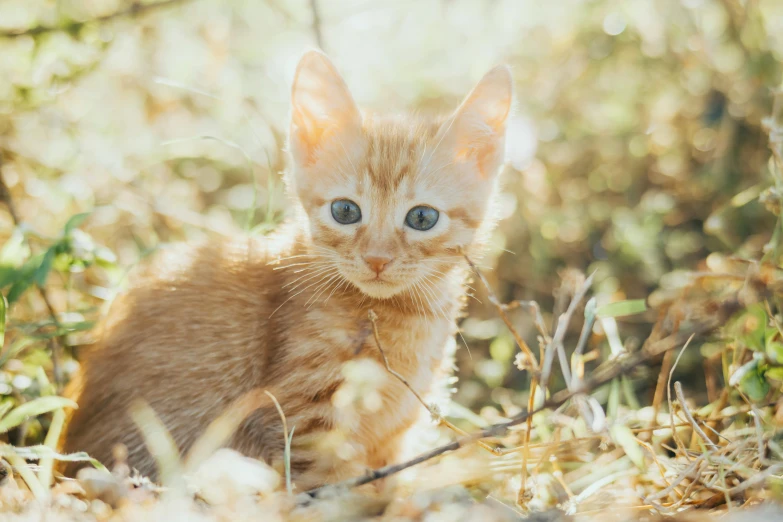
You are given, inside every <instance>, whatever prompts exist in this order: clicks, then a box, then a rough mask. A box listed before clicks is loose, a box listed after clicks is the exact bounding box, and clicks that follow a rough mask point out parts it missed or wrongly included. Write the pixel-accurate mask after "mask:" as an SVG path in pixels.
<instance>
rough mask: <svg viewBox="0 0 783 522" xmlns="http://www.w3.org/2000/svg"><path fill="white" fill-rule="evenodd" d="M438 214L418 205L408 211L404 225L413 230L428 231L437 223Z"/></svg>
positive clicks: (433, 210) (430, 208) (431, 209)
mask: <svg viewBox="0 0 783 522" xmlns="http://www.w3.org/2000/svg"><path fill="white" fill-rule="evenodd" d="M438 217H440V214H439V213H438V211H437V210H435V209H434V208H432V207H428V206H426V205H420V206H418V207H414V208H412V209H411V210H410V211H408V215H407V216H406V217H405V223H406V224H407V225H408V226H409V227H411V228H412V229H414V230H421V231H425V230H429V229H431V228H432V227H434V226H435V224H436V223H437V222H438Z"/></svg>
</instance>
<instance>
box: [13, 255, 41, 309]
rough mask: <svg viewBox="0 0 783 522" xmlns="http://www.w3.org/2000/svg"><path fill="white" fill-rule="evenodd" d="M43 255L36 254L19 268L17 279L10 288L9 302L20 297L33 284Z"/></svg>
mask: <svg viewBox="0 0 783 522" xmlns="http://www.w3.org/2000/svg"><path fill="white" fill-rule="evenodd" d="M43 257H44V255H43V254H37V255H34V256H33V257H31V258H30V259H28V260H27V261H26V262H25V264H24V265H22V266H21V268H19V269H18V270H17V275H16V280H15V281H14V284H12V285H11V288H10V289H9V290H8V295H7V297H8V304H11V303H13V302H15V301H16V300H17V299H19V296H21V295H22V294H23V293H24V291H25V290H27V288H29V286H30V285H31V284H33V278H34V276H35V273H36V271H37V270H38V268H39V267H40V266H41V261H43Z"/></svg>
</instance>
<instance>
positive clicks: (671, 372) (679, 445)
mask: <svg viewBox="0 0 783 522" xmlns="http://www.w3.org/2000/svg"><path fill="white" fill-rule="evenodd" d="M691 339H693V335H691V336H690V338H688V342H686V343H685V345H684V346H683V347H682V350H680V353H678V354H677V358H676V359H675V360H674V364H673V365H672V368H671V370H669V379H668V380H667V381H666V402H667V403H668V405H669V425H670V426H671V430H672V439H674V443H675V444H677V448H679V449H682V450H684V449H685V447H684V444H683V443H682V441H681V440H680V438H679V437H678V436H677V432H676V431H675V429H674V408H673V407H672V376H673V375H674V370H675V369H677V364H679V362H680V357H682V354H684V353H685V349H686V348H688V345H689V344H691Z"/></svg>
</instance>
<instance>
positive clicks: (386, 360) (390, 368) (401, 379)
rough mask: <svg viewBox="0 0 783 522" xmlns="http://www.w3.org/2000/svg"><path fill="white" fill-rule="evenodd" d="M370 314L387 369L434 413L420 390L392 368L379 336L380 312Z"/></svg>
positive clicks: (377, 343)
mask: <svg viewBox="0 0 783 522" xmlns="http://www.w3.org/2000/svg"><path fill="white" fill-rule="evenodd" d="M368 315H369V318H370V322H371V323H372V333H373V336H374V337H375V346H377V347H378V351H379V352H380V354H381V358H382V359H383V365H384V366H385V367H386V371H387V372H389V373H390V374H392V375H394V377H395V378H397V380H398V381H400V382H401V383H402V384H404V385H405V387H406V388H408V389H409V390H410V391H411V393H413V395H415V396H416V398H417V399H418V400H419V402H420V403H421V404H422V405H423V406H424V407H425V408H427V411H428V412H430V413H433V411H432V408H430V406H429V404H427V403H426V402H424V399H422V397H421V395H419V392H417V391H416V390H414V389H413V387H412V386H411V385H410V383H409V382H408V381H407V380H406V379H405V377H403V376H402V375H400V374H399V373H397V372H396V371H395V370H393V369H392V367H391V366H389V359H387V358H386V352H384V351H383V347H382V346H381V340H380V338H379V336H378V324H377V321H378V314H376V313H375V312H374V311H372V310H370V313H369V314H368Z"/></svg>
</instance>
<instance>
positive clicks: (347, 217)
mask: <svg viewBox="0 0 783 522" xmlns="http://www.w3.org/2000/svg"><path fill="white" fill-rule="evenodd" d="M332 217H333V218H334V220H335V221H337V222H338V223H340V224H341V225H352V224H353V223H357V222H358V221H359V220H360V219H362V211H361V209H360V208H359V205H357V204H356V203H354V202H353V201H351V200H350V199H337V200H335V201H332Z"/></svg>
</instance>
